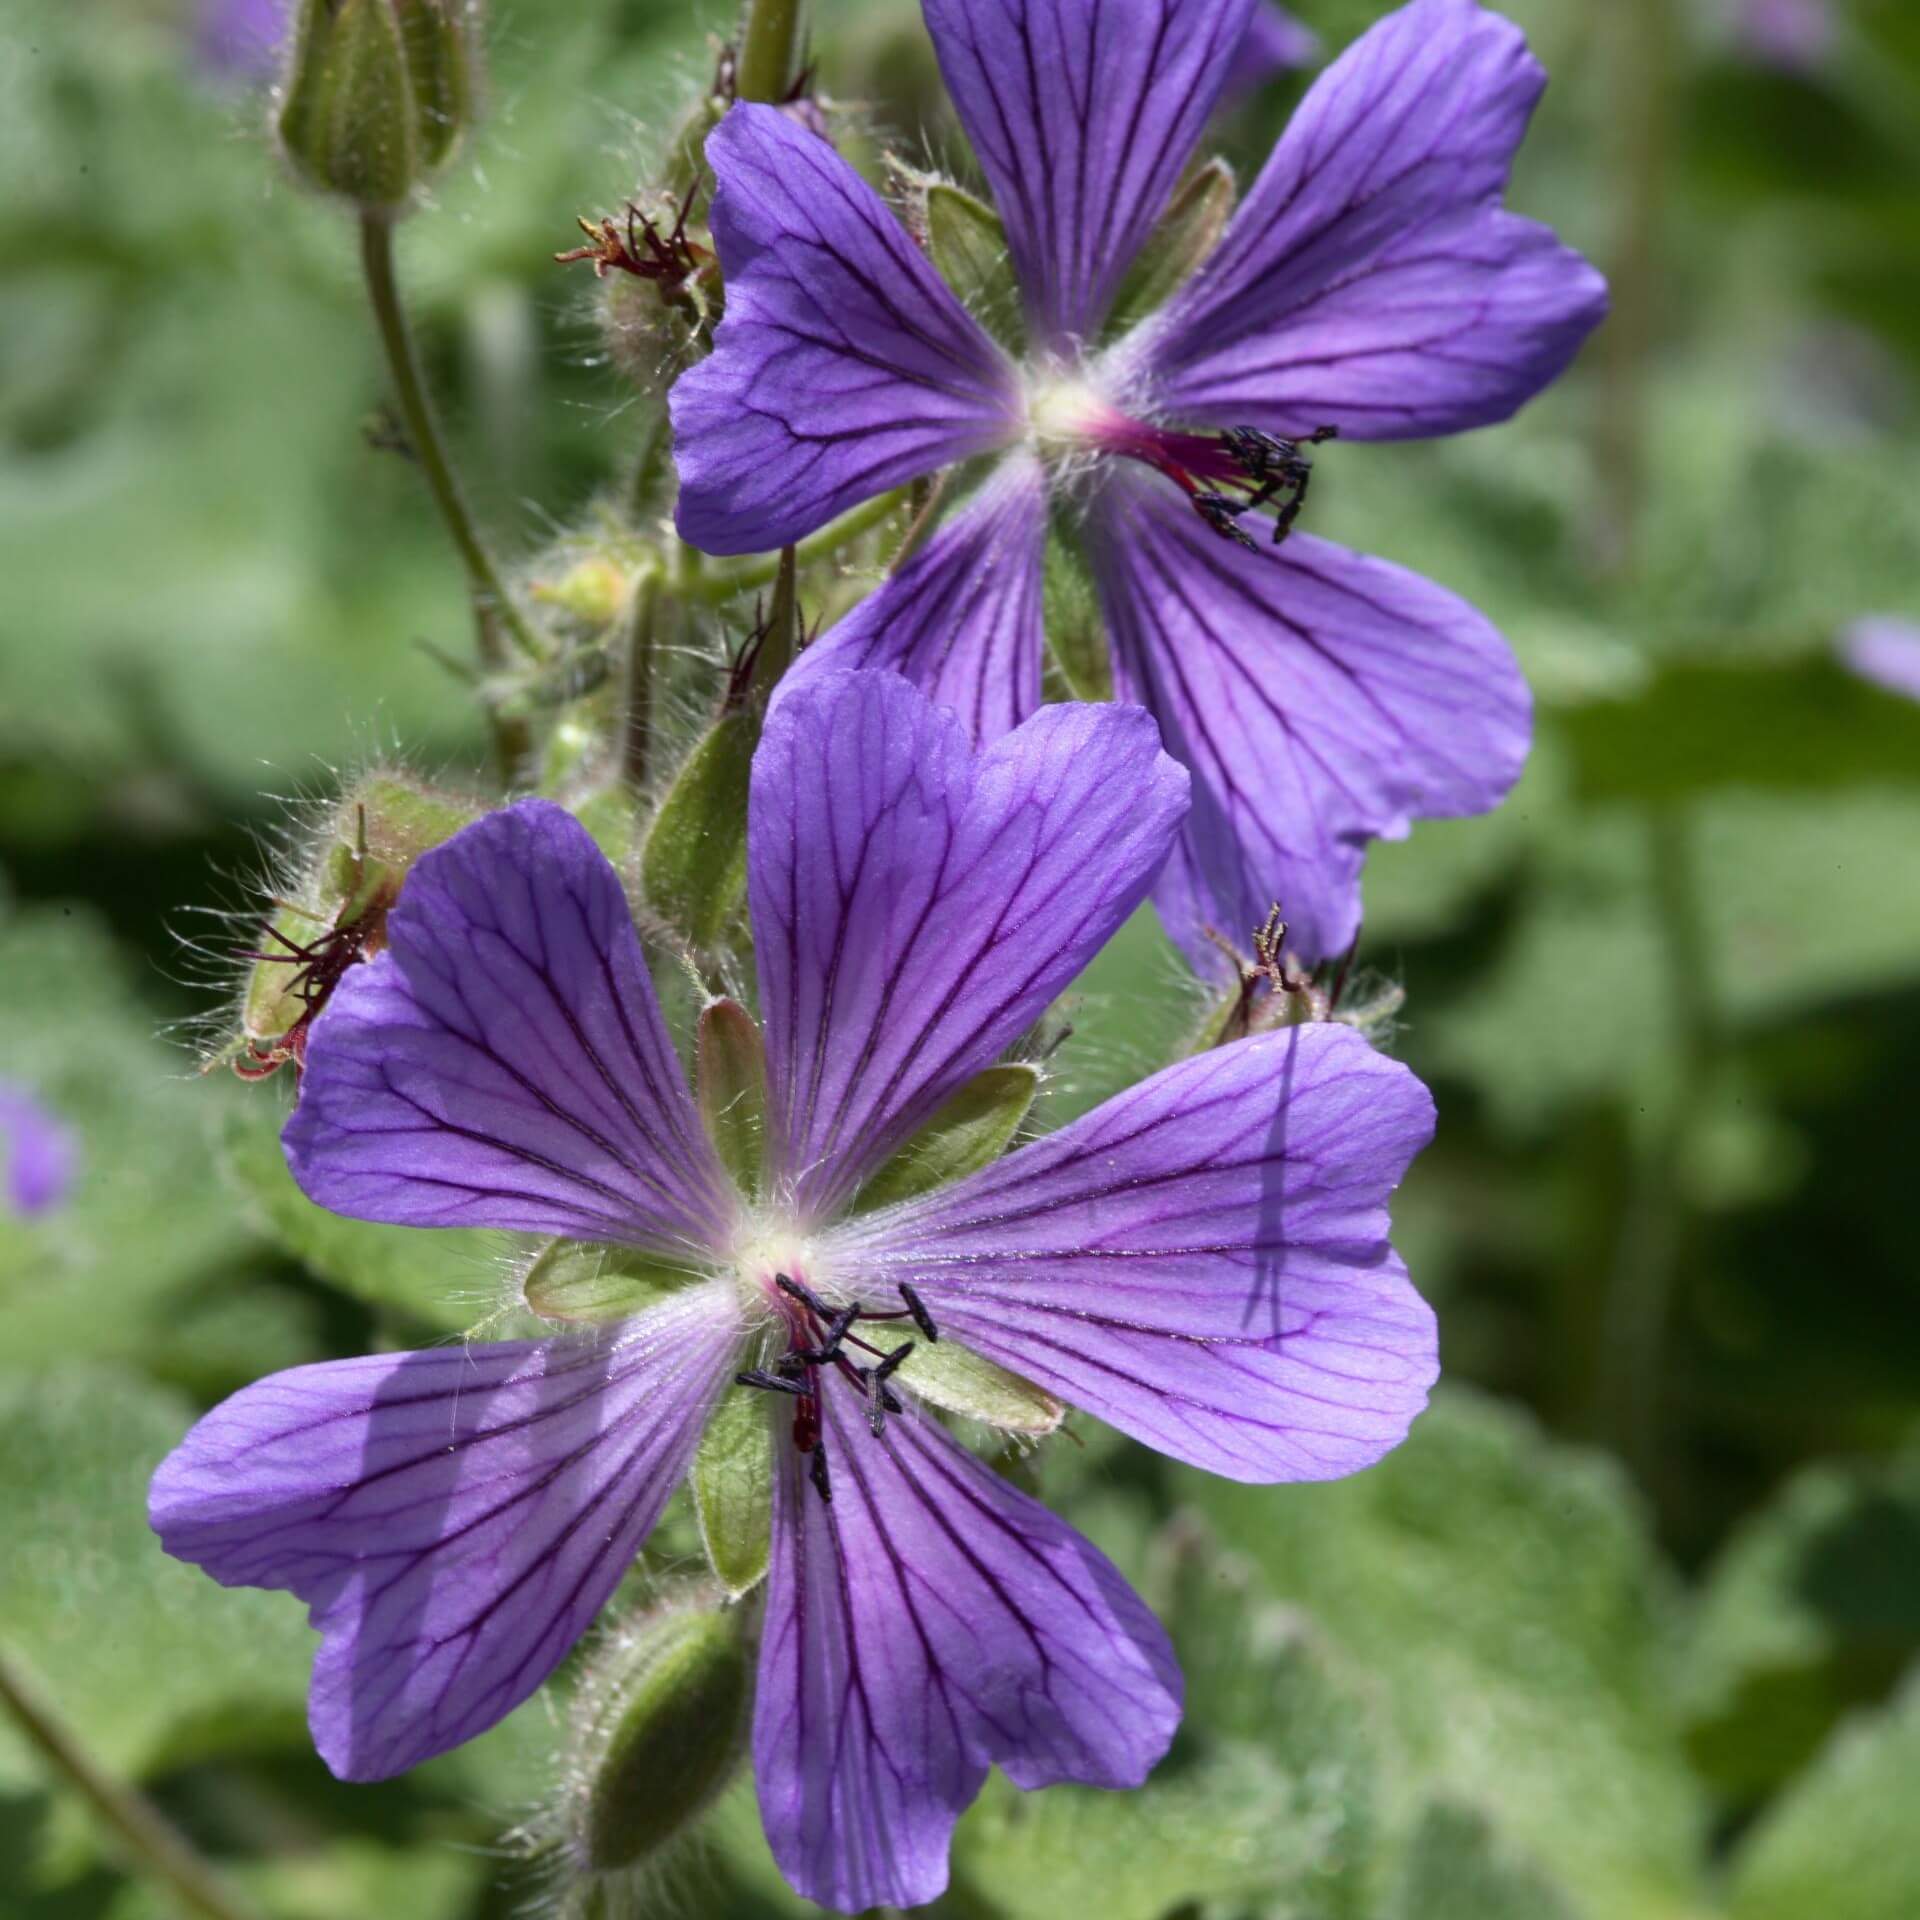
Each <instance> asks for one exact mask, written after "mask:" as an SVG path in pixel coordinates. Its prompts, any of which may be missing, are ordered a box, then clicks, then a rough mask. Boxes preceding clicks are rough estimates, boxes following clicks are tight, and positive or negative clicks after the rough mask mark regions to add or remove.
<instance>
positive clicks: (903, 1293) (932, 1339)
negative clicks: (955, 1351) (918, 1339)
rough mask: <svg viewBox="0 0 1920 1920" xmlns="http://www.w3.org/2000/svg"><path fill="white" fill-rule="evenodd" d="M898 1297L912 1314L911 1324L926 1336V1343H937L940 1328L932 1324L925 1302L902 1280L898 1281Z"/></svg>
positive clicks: (933, 1344) (932, 1344)
mask: <svg viewBox="0 0 1920 1920" xmlns="http://www.w3.org/2000/svg"><path fill="white" fill-rule="evenodd" d="M900 1298H901V1299H902V1300H904V1301H905V1302H906V1303H907V1311H908V1312H909V1313H910V1314H912V1315H913V1324H914V1325H915V1326H916V1327H918V1328H919V1329H920V1331H921V1332H922V1333H924V1334H925V1335H926V1336H927V1342H928V1344H929V1345H930V1346H937V1345H939V1342H940V1329H939V1328H938V1327H936V1326H935V1325H934V1324H933V1315H932V1314H930V1313H929V1312H928V1311H927V1303H926V1302H925V1301H924V1300H922V1299H921V1298H920V1296H919V1295H918V1294H917V1293H915V1292H914V1290H913V1289H912V1288H911V1287H910V1286H908V1285H907V1283H906V1282H905V1281H904V1280H902V1281H901V1282H900ZM903 1351H904V1349H903Z"/></svg>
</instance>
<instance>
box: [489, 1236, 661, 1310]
mask: <svg viewBox="0 0 1920 1920" xmlns="http://www.w3.org/2000/svg"><path fill="white" fill-rule="evenodd" d="M698 1277H699V1276H698V1275H697V1274H694V1273H692V1272H690V1271H688V1270H687V1269H686V1268H684V1267H669V1266H663V1265H661V1264H660V1263H659V1262H657V1261H652V1260H649V1259H647V1257H646V1256H645V1255H644V1254H640V1253H636V1252H635V1251H634V1250H633V1249H632V1248H631V1247H620V1246H613V1245H610V1244H603V1243H602V1242H599V1241H595V1240H553V1241H550V1242H549V1243H548V1244H547V1245H546V1246H544V1247H543V1248H541V1250H540V1251H539V1252H538V1253H537V1254H535V1255H534V1259H533V1264H532V1265H531V1266H530V1267H528V1269H527V1271H526V1277H525V1278H524V1279H523V1280H522V1281H521V1283H520V1297H521V1298H522V1299H523V1300H525V1301H526V1303H527V1305H528V1307H529V1308H531V1309H532V1311H533V1312H535V1313H537V1314H538V1315H539V1316H540V1318H541V1319H542V1320H564V1321H567V1322H570V1323H572V1324H576V1325H583V1326H598V1325H601V1324H604V1323H605V1322H607V1321H609V1320H631V1319H632V1318H633V1316H634V1315H635V1314H636V1313H645V1312H646V1310H647V1309H648V1308H649V1307H653V1306H658V1305H659V1304H660V1302H661V1301H662V1300H665V1299H666V1298H668V1296H669V1295H671V1294H675V1293H678V1292H679V1291H680V1289H681V1288H682V1287H684V1286H686V1285H688V1284H689V1283H690V1282H691V1281H693V1280H696V1279H697V1278H698Z"/></svg>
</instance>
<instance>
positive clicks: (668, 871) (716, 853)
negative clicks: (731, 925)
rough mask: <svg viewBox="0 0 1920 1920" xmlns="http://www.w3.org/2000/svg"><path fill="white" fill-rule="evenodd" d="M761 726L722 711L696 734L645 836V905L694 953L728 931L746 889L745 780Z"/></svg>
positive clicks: (745, 713)
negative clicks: (696, 736) (689, 751)
mask: <svg viewBox="0 0 1920 1920" xmlns="http://www.w3.org/2000/svg"><path fill="white" fill-rule="evenodd" d="M759 739H760V720H759V716H758V714H757V713H755V712H754V711H753V710H752V709H751V708H745V707H743V708H739V709H737V710H735V711H734V712H732V713H725V714H722V715H721V716H720V718H719V719H718V720H716V721H715V722H714V723H713V725H712V726H711V727H709V728H708V729H707V731H706V732H705V733H704V734H702V735H701V736H700V739H699V741H698V742H697V743H696V744H695V746H694V749H693V752H692V753H691V754H689V755H688V756H687V759H686V762H685V764H684V765H683V766H682V767H681V769H680V771H679V772H678V773H677V774H676V775H675V776H674V780H673V785H672V786H671V787H669V788H668V789H667V797H666V798H665V799H664V800H663V801H661V803H660V811H659V812H658V813H657V814H655V815H654V817H653V825H652V826H651V827H649V828H648V830H647V839H646V845H645V847H644V848H643V849H642V851H641V855H640V878H641V884H642V886H643V888H644V890H645V893H646V898H647V904H648V905H649V906H651V907H652V908H653V910H654V911H655V912H656V913H658V914H659V915H660V916H661V918H662V919H664V920H665V921H667V923H668V924H669V925H671V926H673V927H675V928H677V929H678V930H679V932H681V933H682V934H684V935H685V936H686V937H687V939H689V940H690V941H692V942H693V944H694V945H695V946H697V947H705V946H711V945H712V944H713V943H714V942H715V941H716V940H718V939H719V938H720V936H721V934H722V933H723V932H724V931H725V930H726V925H727V922H728V921H729V920H730V919H731V918H732V917H733V915H734V913H735V912H736V911H737V909H738V908H739V905H740V902H741V900H742V899H743V898H744V897H745V895H746V888H747V780H748V776H749V774H750V772H751V770H752V766H753V750H754V748H755V747H756V746H757V745H758V744H759Z"/></svg>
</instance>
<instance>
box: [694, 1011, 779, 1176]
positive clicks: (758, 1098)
mask: <svg viewBox="0 0 1920 1920" xmlns="http://www.w3.org/2000/svg"><path fill="white" fill-rule="evenodd" d="M694 1081H695V1084H696V1086H697V1088H698V1091H699V1096H700V1118H701V1120H702V1122H703V1123H704V1124H705V1126H706V1129H707V1138H708V1139H709V1140H711V1141H712V1142H713V1150H714V1152H715V1153H717V1154H718V1155H719V1156H720V1164H721V1165H722V1166H723V1167H725V1168H726V1170H727V1171H728V1172H729V1173H730V1174H732V1175H733V1178H734V1182H735V1184H736V1185H737V1186H738V1187H739V1189H740V1191H741V1192H742V1193H744V1194H745V1195H746V1196H747V1197H748V1198H749V1199H751V1198H753V1196H754V1195H755V1194H757V1193H758V1192H759V1191H760V1184H761V1177H762V1168H763V1164H764V1156H765V1153H766V1141H767V1052H766V1047H765V1046H764V1045H763V1043H762V1042H761V1039H760V1029H759V1028H758V1027H757V1026H755V1025H754V1023H753V1016H752V1015H751V1014H750V1013H748V1011H747V1010H746V1008H745V1007H743V1006H742V1005H741V1004H740V1003H739V1001H737V1000H727V999H719V1000H709V1001H708V1002H707V1004H706V1005H705V1006H704V1007H703V1008H701V1010H700V1024H699V1027H698V1029H697V1031H696V1033H695V1036H694Z"/></svg>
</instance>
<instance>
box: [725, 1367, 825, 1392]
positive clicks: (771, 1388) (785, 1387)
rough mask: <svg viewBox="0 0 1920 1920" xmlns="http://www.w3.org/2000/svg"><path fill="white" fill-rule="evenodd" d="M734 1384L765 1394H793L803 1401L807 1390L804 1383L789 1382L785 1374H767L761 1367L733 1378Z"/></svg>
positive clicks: (750, 1369) (797, 1381) (752, 1368)
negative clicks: (753, 1388)
mask: <svg viewBox="0 0 1920 1920" xmlns="http://www.w3.org/2000/svg"><path fill="white" fill-rule="evenodd" d="M733 1379H734V1384H735V1385H736V1386H741V1387H758V1388H759V1389H760V1390H761V1391H762V1392H763V1393H792V1394H798V1395H799V1396H800V1397H801V1398H802V1399H804V1398H805V1397H806V1393H807V1388H806V1386H805V1384H804V1383H803V1382H802V1381H799V1380H789V1379H788V1378H787V1377H786V1376H785V1375H784V1374H778V1373H767V1372H764V1371H763V1370H762V1369H761V1368H759V1367H750V1368H749V1369H748V1370H747V1371H746V1372H745V1373H736V1374H735V1375H734V1376H733Z"/></svg>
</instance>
